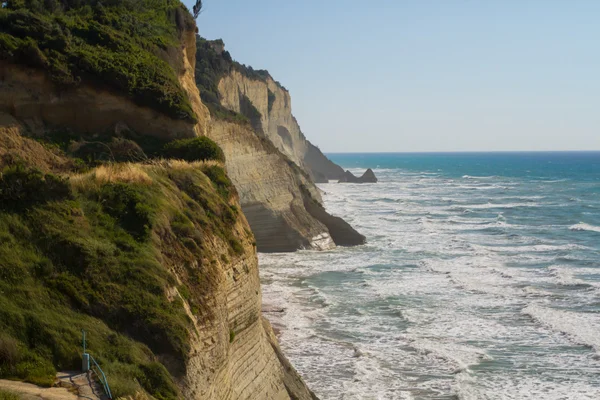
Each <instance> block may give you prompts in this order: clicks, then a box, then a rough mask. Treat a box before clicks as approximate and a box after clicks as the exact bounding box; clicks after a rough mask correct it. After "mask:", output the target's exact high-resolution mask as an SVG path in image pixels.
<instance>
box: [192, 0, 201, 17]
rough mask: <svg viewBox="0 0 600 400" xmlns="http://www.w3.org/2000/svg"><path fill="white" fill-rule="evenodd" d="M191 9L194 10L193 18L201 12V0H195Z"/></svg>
mask: <svg viewBox="0 0 600 400" xmlns="http://www.w3.org/2000/svg"><path fill="white" fill-rule="evenodd" d="M192 10H193V12H194V19H196V18H198V15H200V13H201V12H202V0H196V4H194V8H193V9H192Z"/></svg>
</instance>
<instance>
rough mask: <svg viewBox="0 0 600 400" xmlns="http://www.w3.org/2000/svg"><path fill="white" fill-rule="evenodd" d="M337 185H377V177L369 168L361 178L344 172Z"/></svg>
mask: <svg viewBox="0 0 600 400" xmlns="http://www.w3.org/2000/svg"><path fill="white" fill-rule="evenodd" d="M338 183H377V177H376V176H375V173H374V172H373V170H372V169H371V168H369V169H367V170H366V171H365V173H364V174H362V176H361V177H357V176H355V175H354V174H353V173H352V172H350V171H346V172H344V175H343V176H342V177H341V178H340V180H339V181H338Z"/></svg>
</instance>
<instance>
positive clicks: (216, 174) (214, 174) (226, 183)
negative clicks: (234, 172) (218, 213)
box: [202, 165, 233, 199]
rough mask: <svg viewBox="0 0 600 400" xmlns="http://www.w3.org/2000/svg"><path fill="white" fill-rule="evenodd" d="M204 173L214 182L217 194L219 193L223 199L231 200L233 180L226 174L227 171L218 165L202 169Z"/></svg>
mask: <svg viewBox="0 0 600 400" xmlns="http://www.w3.org/2000/svg"><path fill="white" fill-rule="evenodd" d="M202 172H204V174H205V175H206V176H208V178H209V179H210V180H211V181H212V183H213V184H214V186H215V187H216V188H217V192H219V194H220V195H221V197H223V198H224V199H229V195H230V191H231V188H232V187H233V184H232V183H231V180H230V179H229V177H228V176H227V174H226V173H225V170H224V169H223V168H222V167H220V166H218V165H210V166H207V167H204V168H203V169H202Z"/></svg>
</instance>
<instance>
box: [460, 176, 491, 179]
mask: <svg viewBox="0 0 600 400" xmlns="http://www.w3.org/2000/svg"><path fill="white" fill-rule="evenodd" d="M494 178H496V176H494V175H491V176H473V175H463V179H494Z"/></svg>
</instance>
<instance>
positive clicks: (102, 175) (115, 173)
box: [71, 163, 152, 187]
mask: <svg viewBox="0 0 600 400" xmlns="http://www.w3.org/2000/svg"><path fill="white" fill-rule="evenodd" d="M71 182H72V184H73V185H74V186H75V187H83V186H86V185H89V184H92V185H99V184H104V183H140V184H144V185H150V184H152V178H151V177H150V175H148V174H147V173H146V171H144V168H143V166H142V165H140V164H133V163H122V164H109V165H101V166H99V167H97V168H95V169H94V170H92V171H91V172H88V173H86V174H79V175H74V176H72V177H71Z"/></svg>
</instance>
